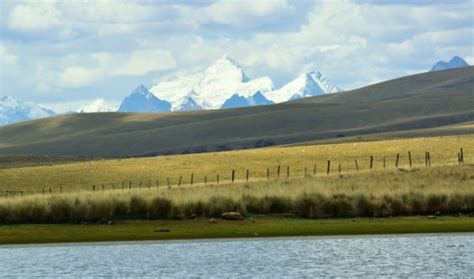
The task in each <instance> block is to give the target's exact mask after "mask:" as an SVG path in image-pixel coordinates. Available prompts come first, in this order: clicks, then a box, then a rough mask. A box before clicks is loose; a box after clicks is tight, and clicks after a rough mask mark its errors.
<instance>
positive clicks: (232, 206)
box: [204, 196, 246, 217]
mask: <svg viewBox="0 0 474 279" xmlns="http://www.w3.org/2000/svg"><path fill="white" fill-rule="evenodd" d="M226 211H239V212H240V213H241V214H245V213H246V212H245V209H244V208H243V207H242V205H241V204H240V203H237V202H235V201H234V200H233V199H231V198H226V197H220V196H218V197H212V198H210V199H209V201H208V202H207V203H206V206H205V209H204V213H205V215H206V216H209V217H220V216H221V215H222V213H224V212H226Z"/></svg>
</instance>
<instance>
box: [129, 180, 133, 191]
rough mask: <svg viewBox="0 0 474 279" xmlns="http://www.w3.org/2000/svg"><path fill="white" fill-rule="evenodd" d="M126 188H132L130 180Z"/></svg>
mask: <svg viewBox="0 0 474 279" xmlns="http://www.w3.org/2000/svg"><path fill="white" fill-rule="evenodd" d="M128 189H129V190H130V189H132V181H129V182H128Z"/></svg>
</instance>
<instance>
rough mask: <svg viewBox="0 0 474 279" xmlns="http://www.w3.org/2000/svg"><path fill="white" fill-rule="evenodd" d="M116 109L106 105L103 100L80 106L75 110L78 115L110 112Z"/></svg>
mask: <svg viewBox="0 0 474 279" xmlns="http://www.w3.org/2000/svg"><path fill="white" fill-rule="evenodd" d="M115 110H116V108H114V107H112V106H110V105H108V104H107V103H106V102H105V100H104V99H97V100H94V101H92V102H91V103H89V104H87V105H84V106H82V107H81V108H79V109H78V110H77V112H78V113H92V112H112V111H115Z"/></svg>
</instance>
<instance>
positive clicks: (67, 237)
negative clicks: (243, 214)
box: [0, 216, 474, 248]
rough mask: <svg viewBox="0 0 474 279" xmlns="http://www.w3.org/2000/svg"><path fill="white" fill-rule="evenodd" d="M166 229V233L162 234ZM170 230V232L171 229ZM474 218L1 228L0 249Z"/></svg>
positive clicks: (355, 231)
mask: <svg viewBox="0 0 474 279" xmlns="http://www.w3.org/2000/svg"><path fill="white" fill-rule="evenodd" d="M160 230H161V231H160ZM166 230H169V231H166ZM472 232H474V218H472V217H467V216H462V217H452V216H440V217H437V218H436V219H428V218H427V217H426V216H416V217H394V218H344V219H302V218H297V217H270V216H263V217H257V218H256V219H255V222H251V221H249V220H247V219H246V220H244V221H224V220H220V219H219V220H218V223H217V224H212V223H209V222H208V220H207V219H204V218H199V219H197V220H157V221H119V222H117V223H116V224H114V225H98V224H91V225H76V224H65V225H58V224H41V225H37V224H27V225H1V226H0V248H4V247H5V248H6V247H8V246H10V245H18V244H22V246H23V245H34V244H94V243H102V244H117V243H120V242H130V241H137V242H143V243H145V242H147V241H163V242H168V241H171V242H173V241H181V240H190V241H192V240H198V241H209V240H216V239H228V240H234V239H255V238H273V237H311V236H340V237H344V236H348V237H350V236H365V235H366V236H369V235H371V236H377V235H380V236H383V235H399V234H443V233H472Z"/></svg>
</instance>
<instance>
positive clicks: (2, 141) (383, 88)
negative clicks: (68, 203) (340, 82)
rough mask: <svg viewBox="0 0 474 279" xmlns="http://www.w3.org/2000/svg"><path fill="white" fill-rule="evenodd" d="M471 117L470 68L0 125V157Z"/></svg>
mask: <svg viewBox="0 0 474 279" xmlns="http://www.w3.org/2000/svg"><path fill="white" fill-rule="evenodd" d="M469 121H471V123H472V121H474V67H464V68H459V69H453V70H446V71H435V72H429V73H423V74H418V75H413V76H408V77H403V78H399V79H394V80H390V81H386V82H382V83H379V84H375V85H372V86H367V87H364V88H360V89H357V90H352V91H347V92H341V93H338V94H325V95H322V96H316V97H308V98H304V99H299V100H295V101H290V102H286V103H281V104H274V105H267V106H257V107H245V108H237V109H226V110H207V111H190V112H169V113H96V114H75V115H61V116H56V117H50V118H45V119H40V120H35V121H30V122H25V123H17V124H13V125H8V126H4V127H0V155H6V154H10V155H18V154H32V155H73V156H108V157H120V156H144V155H158V154H173V153H189V152H205V151H214V150H229V149H239V148H253V147H263V146H270V145H276V144H288V143H298V142H304V141H312V140H323V139H336V138H340V137H354V136H362V135H370V134H380V133H393V132H397V131H409V130H413V129H430V128H434V127H441V126H444V125H451V124H456V123H463V122H469Z"/></svg>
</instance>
